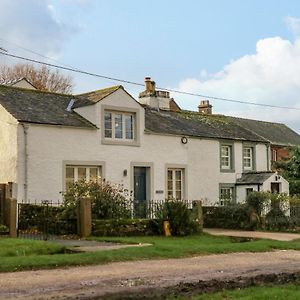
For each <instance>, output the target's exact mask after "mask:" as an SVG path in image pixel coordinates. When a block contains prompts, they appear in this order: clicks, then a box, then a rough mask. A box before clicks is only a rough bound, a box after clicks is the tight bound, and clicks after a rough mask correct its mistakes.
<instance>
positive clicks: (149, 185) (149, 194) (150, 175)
mask: <svg viewBox="0 0 300 300" xmlns="http://www.w3.org/2000/svg"><path fill="white" fill-rule="evenodd" d="M135 167H144V168H146V201H149V200H154V199H153V195H154V192H153V179H154V172H153V169H154V163H152V162H131V163H130V190H131V191H132V193H134V168H135ZM147 168H148V170H149V172H147Z"/></svg>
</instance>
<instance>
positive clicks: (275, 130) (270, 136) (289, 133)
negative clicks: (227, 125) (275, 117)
mask: <svg viewBox="0 0 300 300" xmlns="http://www.w3.org/2000/svg"><path fill="white" fill-rule="evenodd" d="M231 118H232V120H233V121H234V122H236V123H237V124H239V125H240V126H243V127H244V128H247V129H248V130H250V131H252V132H254V133H256V134H257V135H259V136H261V137H263V138H265V139H266V140H268V141H269V142H270V143H272V144H274V145H283V146H292V145H294V146H295V145H300V135H299V134H297V133H296V132H295V131H293V130H292V129H291V128H289V127H287V126H286V125H285V124H281V123H272V122H265V121H258V120H251V119H242V118H235V117H231Z"/></svg>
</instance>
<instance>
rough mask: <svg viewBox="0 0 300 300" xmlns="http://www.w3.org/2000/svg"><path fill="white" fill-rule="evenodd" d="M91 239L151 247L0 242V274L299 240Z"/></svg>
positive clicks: (287, 245) (297, 244)
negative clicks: (74, 250) (88, 248)
mask: <svg viewBox="0 0 300 300" xmlns="http://www.w3.org/2000/svg"><path fill="white" fill-rule="evenodd" d="M91 239H94V240H98V241H114V242H121V243H150V244H152V246H147V247H136V248H135V247H132V248H123V249H117V250H105V251H97V252H90V253H78V254H61V253H62V252H63V250H64V249H63V247H61V246H58V245H53V244H51V243H46V242H42V241H34V240H22V239H0V261H1V263H0V272H9V271H18V270H25V269H27V270H28V269H43V268H55V267H62V266H76V265H77V266H78V265H92V264H103V263H108V262H116V261H131V260H138V259H158V258H179V257H186V256H193V255H207V254H218V253H229V252H265V251H272V250H273V249H295V250H300V240H295V241H292V242H279V241H272V240H257V241H250V242H243V243H235V242H233V241H232V240H231V239H230V238H228V237H216V236H210V235H208V234H203V235H195V236H189V237H171V238H165V237H128V238H108V237H105V238H96V237H94V238H91ZM9 248H11V250H10V249H9Z"/></svg>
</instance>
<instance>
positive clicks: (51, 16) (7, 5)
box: [0, 0, 77, 57]
mask: <svg viewBox="0 0 300 300" xmlns="http://www.w3.org/2000/svg"><path fill="white" fill-rule="evenodd" d="M0 20H1V24H0V37H1V38H3V39H4V40H8V41H10V42H13V43H15V44H18V45H20V46H23V47H25V48H29V49H31V50H33V51H36V52H40V53H42V54H44V55H48V56H52V57H57V56H59V54H60V53H61V51H62V47H63V45H64V44H65V42H66V41H68V40H69V38H70V37H71V36H72V35H73V34H74V33H76V32H77V28H76V27H75V26H73V25H69V24H65V23H64V22H63V21H62V20H60V19H59V18H58V14H57V13H56V8H55V6H54V5H53V4H51V1H50V0H49V1H40V0H27V1H18V0H1V10H0ZM2 43H3V42H1V40H0V46H1V44H2ZM4 46H5V48H9V47H10V46H11V45H9V44H7V45H6V44H5V45H3V47H4ZM11 51H12V52H16V49H15V48H14V47H12V49H11Z"/></svg>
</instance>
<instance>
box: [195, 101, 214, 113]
mask: <svg viewBox="0 0 300 300" xmlns="http://www.w3.org/2000/svg"><path fill="white" fill-rule="evenodd" d="M198 109H199V113H203V114H207V115H211V114H212V105H211V104H209V100H201V102H200V105H199V106H198Z"/></svg>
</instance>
